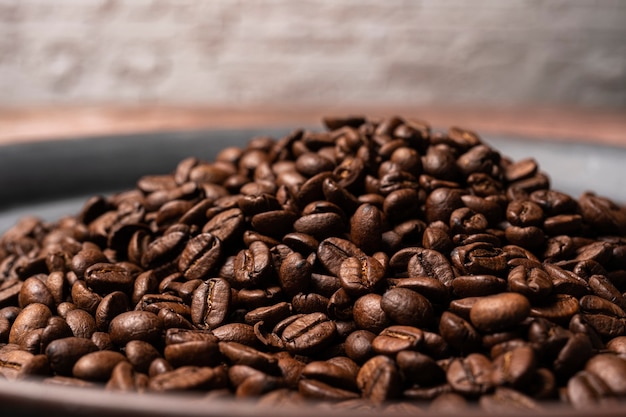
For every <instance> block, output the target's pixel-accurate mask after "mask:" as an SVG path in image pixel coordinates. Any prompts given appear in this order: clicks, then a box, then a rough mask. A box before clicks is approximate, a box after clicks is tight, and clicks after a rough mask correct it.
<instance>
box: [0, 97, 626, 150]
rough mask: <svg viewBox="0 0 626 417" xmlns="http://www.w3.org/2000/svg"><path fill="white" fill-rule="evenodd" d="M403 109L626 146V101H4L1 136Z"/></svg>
mask: <svg viewBox="0 0 626 417" xmlns="http://www.w3.org/2000/svg"><path fill="white" fill-rule="evenodd" d="M348 114H363V115H368V116H385V115H392V114H397V115H401V116H403V117H407V118H408V117H412V118H417V119H422V120H426V121H428V122H430V123H431V125H433V126H434V127H437V128H447V127H449V126H452V125H457V126H462V127H465V128H468V129H472V130H474V131H476V132H478V133H479V134H480V133H483V134H485V133H488V134H508V135H520V136H527V137H534V138H550V139H554V140H570V141H587V142H588V141H593V142H597V143H600V144H611V145H617V146H624V147H626V109H608V110H601V109H583V108H563V107H532V108H531V107H477V106H472V107H469V106H455V107H443V106H379V107H371V106H370V107H367V106H325V107H322V106H307V107H304V106H295V107H290V108H279V107H271V106H268V107H261V106H259V107H243V108H211V107H185V106H157V105H149V106H146V105H143V106H93V105H92V106H71V107H28V108H0V144H3V143H13V142H17V141H37V140H49V139H54V138H75V137H85V136H92V135H109V134H119V133H137V132H154V131H164V130H185V129H204V128H250V127H276V126H294V127H297V126H316V125H319V124H320V120H321V118H322V116H324V115H348Z"/></svg>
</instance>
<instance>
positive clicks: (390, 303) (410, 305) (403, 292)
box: [380, 288, 434, 327]
mask: <svg viewBox="0 0 626 417" xmlns="http://www.w3.org/2000/svg"><path fill="white" fill-rule="evenodd" d="M380 307H381V308H382V310H383V311H384V312H385V314H386V315H387V317H389V318H390V319H391V320H393V321H394V322H396V323H398V324H400V325H406V326H416V327H425V326H428V325H429V324H431V322H432V320H433V318H434V312H433V307H432V305H431V304H430V302H429V301H428V299H427V298H426V297H424V296H422V295H420V294H419V293H417V292H415V291H413V290H410V289H408V288H393V289H390V290H389V291H387V292H385V294H383V297H382V299H381V301H380Z"/></svg>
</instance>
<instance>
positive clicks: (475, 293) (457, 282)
mask: <svg viewBox="0 0 626 417" xmlns="http://www.w3.org/2000/svg"><path fill="white" fill-rule="evenodd" d="M505 289H506V281H505V280H503V279H502V278H499V277H496V276H493V275H470V276H468V275H463V276H459V277H456V278H454V279H453V280H452V291H453V292H454V294H455V295H457V296H458V297H480V296H483V295H492V294H497V293H500V292H502V291H504V290H505Z"/></svg>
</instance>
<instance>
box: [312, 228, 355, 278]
mask: <svg viewBox="0 0 626 417" xmlns="http://www.w3.org/2000/svg"><path fill="white" fill-rule="evenodd" d="M350 257H354V258H357V259H363V258H365V257H366V255H365V253H364V252H363V251H361V250H360V249H359V248H358V247H357V246H356V245H355V244H353V243H352V242H350V241H348V240H344V239H340V238H337V237H329V238H328V239H325V240H323V241H322V242H320V245H319V247H318V249H317V258H318V259H319V261H320V262H321V264H322V265H324V267H325V268H326V269H327V270H328V272H330V273H331V274H333V275H334V276H339V272H340V269H341V264H342V263H343V261H345V260H346V259H347V258H350Z"/></svg>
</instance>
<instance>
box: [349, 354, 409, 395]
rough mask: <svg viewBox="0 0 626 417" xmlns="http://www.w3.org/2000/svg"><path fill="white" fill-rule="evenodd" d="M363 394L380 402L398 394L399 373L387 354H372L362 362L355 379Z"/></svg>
mask: <svg viewBox="0 0 626 417" xmlns="http://www.w3.org/2000/svg"><path fill="white" fill-rule="evenodd" d="M356 382H357V385H358V387H359V389H360V390H361V392H362V393H363V396H364V397H365V398H367V399H368V400H370V401H372V402H373V403H375V404H381V403H383V402H386V401H388V400H391V399H393V398H395V397H397V396H398V395H399V390H400V382H401V381H400V374H399V372H398V368H397V367H396V364H395V362H394V361H393V360H392V359H390V358H388V357H387V356H374V357H373V358H371V359H370V360H368V361H367V362H365V363H364V364H363V366H362V367H361V370H360V371H359V373H358V375H357V379H356Z"/></svg>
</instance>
